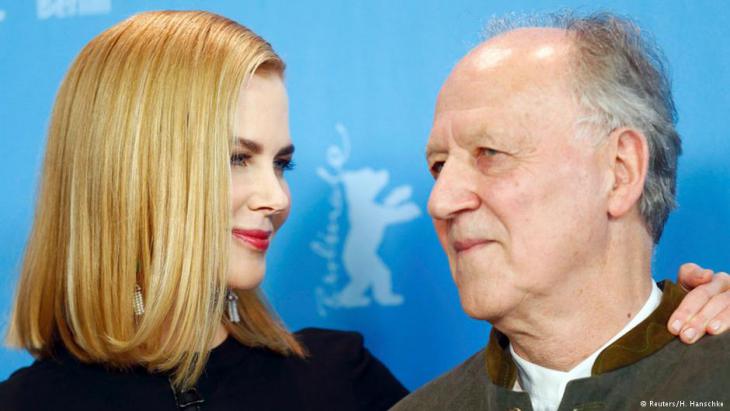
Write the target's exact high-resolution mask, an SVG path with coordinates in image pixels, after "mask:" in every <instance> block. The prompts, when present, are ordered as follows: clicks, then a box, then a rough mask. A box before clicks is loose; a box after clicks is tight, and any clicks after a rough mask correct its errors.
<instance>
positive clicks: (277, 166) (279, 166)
mask: <svg viewBox="0 0 730 411" xmlns="http://www.w3.org/2000/svg"><path fill="white" fill-rule="evenodd" d="M251 159H252V156H251V155H250V154H247V153H234V154H231V167H246V166H248V165H249V164H250V162H251ZM273 166H274V170H275V171H276V172H277V173H279V174H283V173H284V172H285V171H290V170H293V169H294V167H295V164H294V160H293V159H292V158H291V157H279V158H275V159H274V162H273Z"/></svg>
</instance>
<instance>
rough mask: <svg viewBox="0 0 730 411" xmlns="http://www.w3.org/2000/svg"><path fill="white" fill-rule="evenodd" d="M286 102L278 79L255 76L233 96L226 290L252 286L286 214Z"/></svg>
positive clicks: (267, 74) (288, 151) (289, 149)
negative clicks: (228, 255) (232, 143)
mask: <svg viewBox="0 0 730 411" xmlns="http://www.w3.org/2000/svg"><path fill="white" fill-rule="evenodd" d="M288 106H289V102H288V98H287V94H286V89H285V87H284V82H283V80H282V78H281V76H280V75H279V74H277V73H274V72H263V73H257V74H255V75H253V76H252V77H251V79H250V80H249V81H248V82H247V83H245V84H244V85H243V86H242V87H241V89H240V91H239V95H238V103H237V105H236V114H235V123H234V129H233V131H234V134H233V135H234V145H233V149H232V151H231V225H232V227H231V253H230V262H229V269H228V285H229V286H230V287H231V288H236V289H250V288H253V287H256V286H257V285H258V284H259V283H260V282H261V280H262V279H263V275H264V272H265V270H266V260H265V254H266V250H267V249H268V247H269V242H270V241H271V239H272V237H273V235H274V234H275V233H276V231H277V230H278V229H279V227H280V226H281V225H282V224H283V223H284V221H285V220H286V217H287V216H288V214H289V207H290V204H291V203H290V200H291V195H290V193H289V186H288V185H287V183H286V180H285V179H284V173H285V171H286V170H288V169H290V168H291V166H292V165H293V163H292V162H291V160H292V155H293V153H294V147H293V146H292V143H291V138H290V136H289V108H288Z"/></svg>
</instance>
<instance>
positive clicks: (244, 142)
mask: <svg viewBox="0 0 730 411" xmlns="http://www.w3.org/2000/svg"><path fill="white" fill-rule="evenodd" d="M234 142H235V144H236V145H237V146H242V147H244V148H246V149H248V150H249V151H251V153H252V154H261V152H262V151H263V149H262V148H261V144H259V143H257V142H255V141H251V140H249V139H247V138H243V137H235V138H234Z"/></svg>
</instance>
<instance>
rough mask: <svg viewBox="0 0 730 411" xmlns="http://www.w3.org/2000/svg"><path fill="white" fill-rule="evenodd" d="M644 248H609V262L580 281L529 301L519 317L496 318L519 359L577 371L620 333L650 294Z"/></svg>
mask: <svg viewBox="0 0 730 411" xmlns="http://www.w3.org/2000/svg"><path fill="white" fill-rule="evenodd" d="M641 249H642V247H635V248H633V249H632V247H631V245H629V244H624V245H622V246H619V247H617V248H615V249H612V250H609V251H608V252H607V254H609V255H607V256H606V257H607V258H605V259H604V261H607V262H610V264H605V265H604V266H603V267H594V268H592V269H588V270H585V272H583V273H581V278H583V279H585V281H581V283H580V284H575V283H573V284H565V285H564V286H561V287H560V290H556V292H555V293H552V294H551V295H550V296H547V297H544V298H541V299H540V300H539V301H538V300H536V299H535V300H531V301H526V302H525V304H524V307H521V308H520V313H519V315H511V316H506V317H505V318H502V319H500V320H499V321H495V322H494V326H495V328H497V329H498V330H499V331H500V332H502V333H503V334H505V335H506V336H507V337H508V338H509V340H510V343H511V344H512V347H513V349H514V351H515V352H516V353H517V354H518V355H519V356H520V357H522V358H524V359H526V360H528V361H530V362H532V363H534V364H538V365H540V366H543V367H546V368H551V369H554V370H560V371H567V370H570V369H572V368H573V367H574V366H575V365H577V364H578V363H580V362H581V361H582V360H584V359H585V358H587V357H588V356H590V355H591V354H592V353H593V352H595V351H596V350H597V349H598V348H600V347H601V346H602V345H603V344H604V343H606V342H607V341H608V340H609V339H610V338H611V337H613V336H614V335H615V334H616V333H618V332H619V331H620V330H621V329H622V328H623V327H624V326H625V325H626V324H627V323H628V322H629V321H630V320H631V318H633V317H634V316H635V315H636V313H637V312H638V311H639V310H640V309H641V307H642V306H643V305H644V303H645V302H646V300H647V298H648V297H649V294H650V293H651V286H652V283H651V281H652V280H651V268H650V261H651V250H650V249H649V250H648V251H646V249H644V250H645V251H644V252H642V251H637V250H641ZM612 251H614V252H612ZM617 251H620V252H617ZM610 254H614V255H610ZM618 255H620V257H619V256H618ZM571 278H576V276H572V277H571Z"/></svg>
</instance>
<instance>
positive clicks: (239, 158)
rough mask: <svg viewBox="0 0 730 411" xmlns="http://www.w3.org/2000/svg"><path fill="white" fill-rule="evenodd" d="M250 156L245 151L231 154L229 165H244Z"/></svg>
mask: <svg viewBox="0 0 730 411" xmlns="http://www.w3.org/2000/svg"><path fill="white" fill-rule="evenodd" d="M250 159H251V156H250V155H248V154H246V153H234V154H231V167H245V166H246V165H247V164H248V161H249V160H250Z"/></svg>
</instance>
